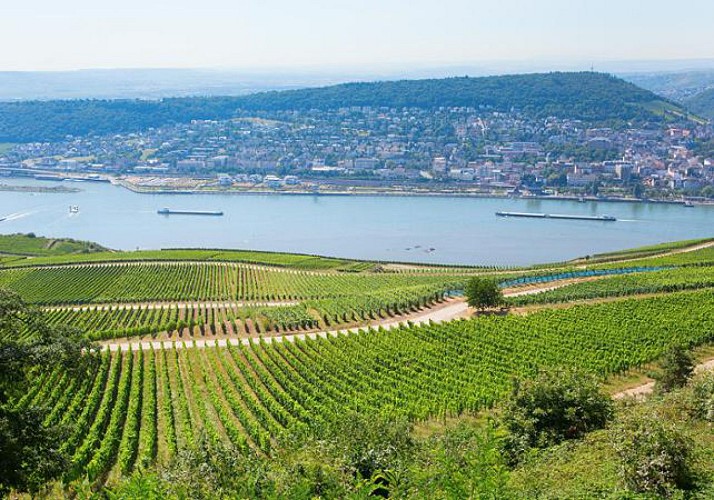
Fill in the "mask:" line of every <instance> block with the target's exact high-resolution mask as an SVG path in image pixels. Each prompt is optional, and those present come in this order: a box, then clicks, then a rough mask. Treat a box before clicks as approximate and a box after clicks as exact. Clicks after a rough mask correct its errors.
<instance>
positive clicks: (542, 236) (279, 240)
mask: <svg viewBox="0 0 714 500" xmlns="http://www.w3.org/2000/svg"><path fill="white" fill-rule="evenodd" d="M0 182H1V183H4V184H15V185H39V186H46V187H50V186H56V185H65V186H71V187H77V188H80V189H81V190H82V191H81V192H78V193H20V192H7V191H0V218H2V217H7V219H6V220H4V221H2V222H0V233H2V234H9V233H16V232H22V233H27V232H34V233H35V234H37V235H42V236H51V237H63V236H64V237H71V238H77V239H86V240H91V241H96V242H98V243H100V244H102V245H105V246H108V247H111V248H115V249H124V250H133V249H158V248H176V247H197V248H241V249H255V250H275V251H286V252H301V253H315V254H321V255H333V256H340V257H351V258H357V259H367V260H391V261H409V262H430V263H442V264H445V263H451V264H483V265H526V264H534V263H542V262H550V261H561V260H565V259H571V258H575V257H579V256H584V255H588V254H594V253H598V252H605V251H611V250H617V249H622V248H629V247H635V246H641V245H648V244H653V243H659V242H663V241H672V240H681V239H691V238H702V237H710V236H714V207H713V206H706V207H703V206H697V207H693V208H686V207H683V206H680V205H664V204H647V203H608V202H585V203H578V202H571V201H559V200H520V199H483V198H458V197H401V196H324V195H315V196H308V195H305V196H294V195H254V194H176V195H166V194H163V195H162V194H137V193H133V192H131V191H128V190H126V189H124V188H121V187H118V186H113V185H110V184H104V183H92V182H81V183H80V182H77V183H75V182H64V183H56V182H47V181H32V180H27V179H0ZM70 205H77V206H79V209H80V210H79V213H75V214H70V213H69V206H70ZM163 207H169V208H172V209H193V210H222V211H223V212H224V213H225V215H224V216H223V217H205V216H188V215H184V216H181V215H170V216H164V215H159V214H157V213H156V211H157V210H158V209H160V208H163ZM496 211H516V212H517V211H521V212H544V213H565V214H583V215H602V214H608V215H612V216H615V217H617V218H618V221H617V222H599V221H597V222H593V221H580V220H548V219H546V220H539V219H517V218H502V217H496V216H495V214H494V213H495V212H496Z"/></svg>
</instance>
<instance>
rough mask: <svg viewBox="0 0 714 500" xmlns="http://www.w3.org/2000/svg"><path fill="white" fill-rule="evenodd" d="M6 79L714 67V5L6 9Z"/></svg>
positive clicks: (0, 30)
mask: <svg viewBox="0 0 714 500" xmlns="http://www.w3.org/2000/svg"><path fill="white" fill-rule="evenodd" d="M10 2H12V4H11V5H4V6H3V8H2V11H3V13H2V16H0V46H2V47H3V48H2V50H0V71H15V70H71V69H87V68H213V67H215V68H250V69H269V68H303V69H305V68H326V69H330V68H357V67H364V66H370V67H389V66H394V65H399V66H402V67H407V66H429V65H432V66H433V65H458V64H473V63H478V62H488V61H534V60H538V61H544V62H548V61H553V63H554V64H555V63H557V62H562V61H574V62H576V63H577V64H581V63H582V64H583V65H584V66H586V67H589V66H590V64H593V65H597V63H598V62H601V61H629V60H639V61H641V60H663V59H664V60H668V59H703V58H712V57H714V36H713V35H714V27H713V25H712V23H711V21H712V20H713V19H714V1H712V0H689V1H687V2H672V1H671V0H666V1H665V0H489V1H484V0H350V1H345V0H309V1H300V0H200V1H197V0H121V1H111V2H109V1H107V0H62V1H57V0H22V1H20V0H3V3H10Z"/></svg>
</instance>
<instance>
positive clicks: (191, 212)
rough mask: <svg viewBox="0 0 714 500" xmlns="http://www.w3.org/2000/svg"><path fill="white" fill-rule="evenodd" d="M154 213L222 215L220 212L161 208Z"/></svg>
mask: <svg viewBox="0 0 714 500" xmlns="http://www.w3.org/2000/svg"><path fill="white" fill-rule="evenodd" d="M156 213H158V214H159V215H212V216H221V215H223V212H222V211H220V210H172V209H170V208H162V209H161V210H157V211H156Z"/></svg>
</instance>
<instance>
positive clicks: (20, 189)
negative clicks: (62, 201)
mask: <svg viewBox="0 0 714 500" xmlns="http://www.w3.org/2000/svg"><path fill="white" fill-rule="evenodd" d="M0 191H8V192H11V193H79V192H80V191H82V190H81V189H78V188H70V187H66V186H51V187H43V186H11V185H9V184H0Z"/></svg>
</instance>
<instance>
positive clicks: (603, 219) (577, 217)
mask: <svg viewBox="0 0 714 500" xmlns="http://www.w3.org/2000/svg"><path fill="white" fill-rule="evenodd" d="M496 215H498V216H499V217H527V218H530V219H566V220H592V221H601V222H615V221H616V220H617V218H615V217H613V216H612V215H568V214H539V213H532V212H496Z"/></svg>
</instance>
